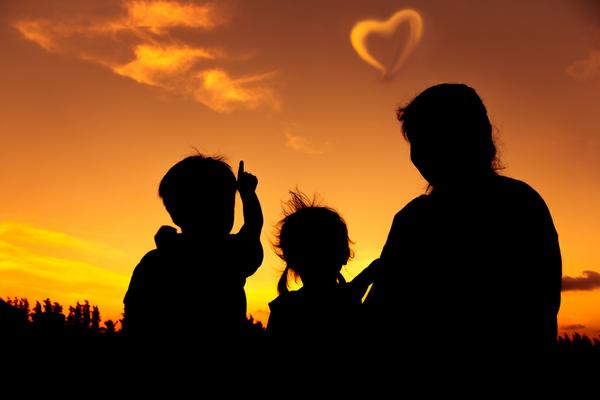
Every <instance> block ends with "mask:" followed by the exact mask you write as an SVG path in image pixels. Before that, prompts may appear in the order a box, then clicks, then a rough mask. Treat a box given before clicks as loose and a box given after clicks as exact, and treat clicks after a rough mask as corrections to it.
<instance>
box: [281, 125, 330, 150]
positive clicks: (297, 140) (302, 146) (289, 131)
mask: <svg viewBox="0 0 600 400" xmlns="http://www.w3.org/2000/svg"><path fill="white" fill-rule="evenodd" d="M284 134H285V145H286V147H288V148H290V149H292V150H294V151H298V152H300V153H304V154H309V155H320V154H323V153H325V151H326V147H327V143H324V144H320V145H317V144H314V143H312V142H311V141H310V140H309V139H308V138H307V137H305V136H302V135H300V134H297V133H296V128H293V127H287V128H286V129H285V131H284Z"/></svg>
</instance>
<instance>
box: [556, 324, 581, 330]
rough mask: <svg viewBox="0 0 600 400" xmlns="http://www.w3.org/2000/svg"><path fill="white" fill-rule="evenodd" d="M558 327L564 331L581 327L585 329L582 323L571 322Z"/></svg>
mask: <svg viewBox="0 0 600 400" xmlns="http://www.w3.org/2000/svg"><path fill="white" fill-rule="evenodd" d="M560 329H562V330H564V331H580V330H582V329H586V326H585V325H582V324H572V325H564V326H561V327H560Z"/></svg>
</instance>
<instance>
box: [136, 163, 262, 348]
mask: <svg viewBox="0 0 600 400" xmlns="http://www.w3.org/2000/svg"><path fill="white" fill-rule="evenodd" d="M257 184H258V180H257V179H256V177H255V176H254V175H252V174H250V173H248V172H245V171H244V162H243V161H241V162H240V166H239V171H238V178H237V182H236V178H235V176H234V174H233V172H232V171H231V168H230V167H229V165H228V164H227V163H226V162H225V161H223V159H221V158H215V157H205V156H203V155H201V154H197V155H193V156H190V157H187V158H185V159H183V160H182V161H179V162H178V163H176V164H175V165H174V166H173V167H171V169H169V171H168V172H167V173H166V174H165V176H164V177H163V179H162V181H161V182H160V187H159V195H160V197H161V198H162V200H163V203H164V205H165V208H166V209H167V211H168V212H169V214H170V215H171V218H172V220H173V222H174V223H175V224H176V225H177V226H179V227H180V228H181V233H180V234H177V233H176V231H175V228H170V227H163V228H161V230H160V231H159V232H158V233H157V235H156V237H155V239H156V243H157V249H155V250H152V251H150V252H149V253H147V254H146V255H145V256H144V257H143V258H142V260H141V261H140V263H139V264H138V265H137V266H136V268H135V270H134V272H133V276H132V277H131V282H130V284H129V289H128V291H127V294H126V295H125V299H124V304H125V319H124V332H125V333H126V334H127V335H128V336H129V337H134V338H142V339H145V338H154V339H156V338H160V340H163V341H164V340H165V339H166V340H172V341H174V342H176V343H182V342H183V343H185V342H186V341H190V342H193V341H198V342H200V339H204V340H205V342H202V343H199V344H200V345H204V344H207V343H208V342H209V341H215V340H218V341H225V340H230V339H231V340H237V339H239V338H241V337H243V336H244V334H245V332H246V328H247V323H248V322H247V318H246V295H245V292H244V284H245V281H246V278H247V277H249V276H251V275H252V274H253V273H254V272H255V271H256V270H257V269H258V267H259V266H260V265H261V263H262V260H263V249H262V245H261V243H260V232H261V229H262V225H263V216H262V211H261V207H260V203H259V200H258V197H257V195H256V186H257ZM236 190H237V191H239V193H240V197H241V199H242V202H243V215H244V225H243V226H242V228H241V229H240V231H239V232H238V233H237V234H231V233H230V232H231V229H232V227H233V222H234V207H235V193H236Z"/></svg>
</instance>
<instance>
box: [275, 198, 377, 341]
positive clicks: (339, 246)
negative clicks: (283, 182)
mask: <svg viewBox="0 0 600 400" xmlns="http://www.w3.org/2000/svg"><path fill="white" fill-rule="evenodd" d="M290 194H291V199H290V201H289V202H288V204H287V209H286V210H285V211H284V214H285V217H284V218H283V220H282V221H280V223H279V231H278V234H277V241H276V243H275V248H276V251H277V254H278V255H279V257H281V259H282V260H283V261H284V262H285V264H286V266H285V270H284V271H283V274H282V275H281V278H280V280H279V283H278V286H277V289H278V292H279V296H278V297H277V298H276V299H275V300H273V301H272V302H271V303H270V304H269V307H270V309H271V314H270V316H269V321H268V324H267V329H266V332H267V335H268V336H269V337H270V338H272V339H276V340H282V339H285V340H288V339H292V340H298V342H297V343H311V344H313V345H318V344H327V343H333V342H338V341H339V340H341V339H342V338H346V339H347V338H349V337H351V336H352V335H353V334H355V333H356V328H357V327H358V326H357V323H358V314H357V313H358V311H359V307H360V305H361V299H362V297H363V296H364V294H365V292H366V290H367V287H368V285H369V279H370V274H372V271H373V270H374V269H375V267H376V263H375V262H374V263H373V264H371V266H370V267H368V268H366V269H365V270H364V271H363V272H362V273H361V274H359V275H358V276H357V277H356V278H355V279H354V280H353V281H352V282H350V283H346V281H345V279H344V277H343V276H342V274H341V273H340V270H341V268H342V266H343V265H345V264H346V263H347V262H348V260H349V259H350V258H351V257H352V252H351V250H350V243H351V242H350V239H349V237H348V228H347V227H346V223H345V222H344V220H343V219H342V217H341V216H340V215H339V214H338V213H337V212H336V211H334V210H333V209H331V208H329V207H325V206H320V205H318V204H316V202H315V201H314V200H312V201H311V200H309V199H308V198H307V197H306V196H305V195H304V194H302V193H300V192H290ZM290 278H296V279H298V278H299V279H300V281H301V282H302V287H301V288H300V289H299V290H294V291H290V290H289V288H288V280H289V279H290Z"/></svg>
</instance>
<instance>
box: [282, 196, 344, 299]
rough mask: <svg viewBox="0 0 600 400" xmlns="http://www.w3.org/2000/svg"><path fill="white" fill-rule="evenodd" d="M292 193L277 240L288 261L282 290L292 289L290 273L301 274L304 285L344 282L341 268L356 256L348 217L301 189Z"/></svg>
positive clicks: (285, 260) (283, 258)
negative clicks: (349, 235) (349, 230)
mask: <svg viewBox="0 0 600 400" xmlns="http://www.w3.org/2000/svg"><path fill="white" fill-rule="evenodd" d="M290 194H291V199H290V200H289V201H288V202H287V205H286V207H285V208H284V218H283V219H282V220H281V221H280V222H279V224H278V232H277V233H276V242H275V244H274V246H275V251H276V252H277V254H278V255H279V257H281V259H282V260H283V261H284V262H285V264H286V267H285V270H284V272H283V274H282V276H281V279H280V280H279V284H278V286H277V289H278V291H279V293H286V292H288V286H287V282H288V277H289V275H292V276H293V277H299V278H300V280H301V281H302V284H303V286H317V285H322V284H329V283H335V282H336V281H338V282H343V281H344V278H343V277H342V275H341V274H340V270H341V269H342V266H343V265H345V264H346V263H347V262H348V259H350V258H351V257H352V252H351V250H350V243H351V241H350V238H349V237H348V228H347V227H346V223H345V222H344V219H343V218H342V217H341V216H340V215H339V214H338V213H337V212H335V211H334V210H333V209H331V208H329V207H325V206H321V205H318V204H317V202H316V201H315V200H314V199H313V200H310V199H309V198H308V197H307V196H306V195H304V194H303V193H301V192H299V191H296V192H290Z"/></svg>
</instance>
